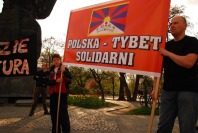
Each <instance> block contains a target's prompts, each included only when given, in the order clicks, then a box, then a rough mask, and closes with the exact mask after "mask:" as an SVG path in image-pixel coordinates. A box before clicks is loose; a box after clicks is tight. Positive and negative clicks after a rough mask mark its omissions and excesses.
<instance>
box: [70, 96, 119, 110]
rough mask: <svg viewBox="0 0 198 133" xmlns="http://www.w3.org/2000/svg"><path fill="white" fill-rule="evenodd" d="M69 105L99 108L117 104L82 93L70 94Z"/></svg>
mask: <svg viewBox="0 0 198 133" xmlns="http://www.w3.org/2000/svg"><path fill="white" fill-rule="evenodd" d="M68 105H74V106H78V107H82V108H87V109H99V108H106V107H114V106H117V105H116V104H113V103H109V102H105V101H104V100H102V99H99V98H95V97H89V96H81V95H73V96H69V98H68Z"/></svg>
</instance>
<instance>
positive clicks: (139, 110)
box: [126, 107, 159, 115]
mask: <svg viewBox="0 0 198 133" xmlns="http://www.w3.org/2000/svg"><path fill="white" fill-rule="evenodd" d="M151 109H152V108H149V107H140V108H136V109H132V110H130V111H129V112H127V113H126V114H127V115H151ZM155 115H159V109H155Z"/></svg>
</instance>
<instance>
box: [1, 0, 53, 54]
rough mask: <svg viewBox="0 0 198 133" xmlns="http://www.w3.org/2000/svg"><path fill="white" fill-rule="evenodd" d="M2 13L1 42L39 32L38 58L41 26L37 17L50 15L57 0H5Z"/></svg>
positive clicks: (42, 17) (43, 17)
mask: <svg viewBox="0 0 198 133" xmlns="http://www.w3.org/2000/svg"><path fill="white" fill-rule="evenodd" d="M3 2H4V3H3V8H2V12H1V13H0V42H8V41H13V40H15V39H22V38H24V37H27V36H30V35H32V34H34V33H36V34H37V58H38V57H39V56H40V52H41V46H42V39H41V27H40V25H39V24H38V22H37V21H36V19H45V18H46V17H48V16H49V15H50V13H51V11H52V9H53V7H54V5H55V3H56V0H3Z"/></svg>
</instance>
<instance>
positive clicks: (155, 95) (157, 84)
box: [148, 77, 160, 133]
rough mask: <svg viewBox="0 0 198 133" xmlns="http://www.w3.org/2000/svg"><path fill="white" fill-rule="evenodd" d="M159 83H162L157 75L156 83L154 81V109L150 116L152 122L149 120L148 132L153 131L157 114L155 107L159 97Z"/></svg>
mask: <svg viewBox="0 0 198 133" xmlns="http://www.w3.org/2000/svg"><path fill="white" fill-rule="evenodd" d="M154 80H155V79H154ZM159 83H160V77H157V80H156V83H154V85H155V86H154V87H155V88H154V89H155V91H154V99H153V100H152V101H153V103H152V110H151V117H150V122H149V128H148V133H151V131H152V125H153V118H154V115H155V108H156V103H157V99H158V92H159Z"/></svg>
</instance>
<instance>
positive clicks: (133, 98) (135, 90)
mask: <svg viewBox="0 0 198 133" xmlns="http://www.w3.org/2000/svg"><path fill="white" fill-rule="evenodd" d="M140 78H141V75H136V80H135V89H134V92H133V97H132V101H136V99H137V93H138V87H139V81H140Z"/></svg>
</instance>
